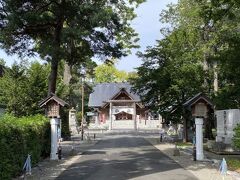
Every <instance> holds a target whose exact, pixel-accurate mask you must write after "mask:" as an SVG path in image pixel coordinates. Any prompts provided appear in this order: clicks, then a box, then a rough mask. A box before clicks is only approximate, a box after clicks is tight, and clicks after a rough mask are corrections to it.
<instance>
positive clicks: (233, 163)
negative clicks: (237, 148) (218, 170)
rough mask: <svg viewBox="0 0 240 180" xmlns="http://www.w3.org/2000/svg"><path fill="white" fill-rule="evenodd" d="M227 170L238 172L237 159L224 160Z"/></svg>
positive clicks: (239, 165) (238, 163) (238, 164)
mask: <svg viewBox="0 0 240 180" xmlns="http://www.w3.org/2000/svg"><path fill="white" fill-rule="evenodd" d="M226 161H227V165H228V169H229V170H231V171H237V172H240V160H239V159H231V158H229V159H226Z"/></svg>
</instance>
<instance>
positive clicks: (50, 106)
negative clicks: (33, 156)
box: [39, 93, 68, 160]
mask: <svg viewBox="0 0 240 180" xmlns="http://www.w3.org/2000/svg"><path fill="white" fill-rule="evenodd" d="M66 105H68V104H67V103H66V102H65V101H63V100H62V99H60V98H58V97H57V96H56V95H55V94H53V93H52V94H51V95H50V96H48V97H47V98H45V99H44V100H42V101H41V102H40V103H39V106H40V107H45V109H46V115H47V117H49V118H50V119H51V120H50V124H51V154H50V159H51V160H57V159H58V129H59V128H60V107H64V106H66Z"/></svg>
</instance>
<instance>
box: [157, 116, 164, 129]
mask: <svg viewBox="0 0 240 180" xmlns="http://www.w3.org/2000/svg"><path fill="white" fill-rule="evenodd" d="M158 120H159V128H162V125H163V118H162V116H161V115H160V114H158Z"/></svg>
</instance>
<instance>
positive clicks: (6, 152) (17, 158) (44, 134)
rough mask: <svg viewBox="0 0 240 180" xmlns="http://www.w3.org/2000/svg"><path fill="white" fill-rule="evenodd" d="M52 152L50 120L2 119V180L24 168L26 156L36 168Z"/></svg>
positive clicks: (39, 118) (0, 130)
mask: <svg viewBox="0 0 240 180" xmlns="http://www.w3.org/2000/svg"><path fill="white" fill-rule="evenodd" d="M49 152H50V125H49V120H48V119H47V118H45V117H43V116H41V115H36V116H29V117H22V118H16V117H13V116H12V115H5V116H2V117H0V159H1V161H0V170H1V173H0V179H11V177H14V176H16V175H17V174H19V173H20V172H21V170H22V168H23V165H24V162H25V160H26V158H27V155H28V154H30V155H31V160H32V163H33V165H34V164H36V163H37V162H38V161H39V159H40V157H45V156H47V155H49Z"/></svg>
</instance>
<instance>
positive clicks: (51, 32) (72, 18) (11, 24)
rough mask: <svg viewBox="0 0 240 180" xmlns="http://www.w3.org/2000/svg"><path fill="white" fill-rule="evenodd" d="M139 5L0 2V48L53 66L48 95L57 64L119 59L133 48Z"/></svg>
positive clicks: (131, 0)
mask: <svg viewBox="0 0 240 180" xmlns="http://www.w3.org/2000/svg"><path fill="white" fill-rule="evenodd" d="M143 1H144V0H128V1H125V0H120V1H112V0H98V1H80V0H77V1H69V0H35V1H31V0H24V1H15V0H7V1H5V0H0V28H1V29H0V45H1V47H2V48H4V49H5V50H6V51H7V52H8V53H18V54H19V55H33V54H34V53H39V54H40V55H41V57H42V58H45V59H47V60H48V61H49V62H51V74H50V76H49V86H48V87H49V88H48V93H51V92H55V90H56V80H57V70H58V65H59V62H60V60H61V59H64V60H66V61H67V62H68V63H69V65H71V64H76V63H81V62H84V61H85V60H86V59H88V60H89V58H90V57H92V56H94V55H97V56H100V57H102V58H104V57H106V58H109V57H111V58H112V57H117V58H119V57H121V56H122V55H125V54H126V53H127V52H128V50H129V49H131V48H132V47H136V46H135V42H136V41H137V38H136V36H137V34H136V33H135V32H134V30H133V29H132V28H131V27H130V23H129V21H130V20H132V19H133V18H134V17H135V16H136V15H135V14H134V8H135V7H136V6H138V5H139V4H140V3H142V2H143Z"/></svg>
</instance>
